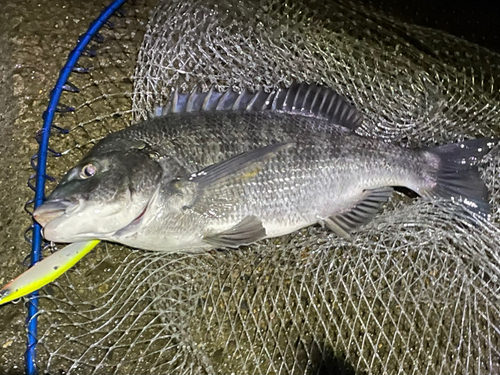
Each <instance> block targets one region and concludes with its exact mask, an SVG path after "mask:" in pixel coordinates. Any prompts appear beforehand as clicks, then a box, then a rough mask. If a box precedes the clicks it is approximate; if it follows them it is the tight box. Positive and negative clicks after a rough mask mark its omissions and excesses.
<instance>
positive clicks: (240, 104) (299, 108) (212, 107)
mask: <svg viewBox="0 0 500 375" xmlns="http://www.w3.org/2000/svg"><path fill="white" fill-rule="evenodd" d="M198 111H276V112H286V113H290V114H296V115H301V116H308V117H316V118H321V119H324V120H328V121H329V122H331V123H333V124H336V125H341V126H344V127H346V128H349V129H353V130H354V129H356V128H357V127H358V126H360V125H361V123H362V122H363V116H362V114H361V113H360V112H359V111H358V110H357V109H356V108H355V107H354V106H353V105H351V104H350V103H349V102H347V100H346V99H345V98H344V97H342V96H341V95H339V94H338V93H336V92H335V91H333V90H332V89H330V88H328V87H325V86H318V85H309V84H307V83H300V84H299V83H294V84H292V85H291V86H290V87H289V88H287V89H276V90H274V91H271V92H270V93H267V92H265V91H264V90H259V91H257V92H255V93H252V92H250V91H248V90H246V89H245V90H244V91H242V92H240V93H238V92H235V91H233V90H228V91H226V92H225V93H221V92H218V91H216V90H213V89H211V90H209V91H207V92H201V91H198V90H195V91H193V92H191V93H188V94H181V93H179V92H178V91H175V92H174V93H173V96H172V99H171V100H170V101H169V102H168V103H167V105H166V106H164V107H157V108H156V110H155V113H154V114H153V116H163V115H166V114H169V113H179V112H198Z"/></svg>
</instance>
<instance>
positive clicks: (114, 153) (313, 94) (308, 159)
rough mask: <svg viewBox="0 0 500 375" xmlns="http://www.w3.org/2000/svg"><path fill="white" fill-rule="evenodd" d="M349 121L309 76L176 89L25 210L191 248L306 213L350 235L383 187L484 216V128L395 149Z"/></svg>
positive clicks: (297, 220)
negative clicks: (431, 144) (263, 85)
mask: <svg viewBox="0 0 500 375" xmlns="http://www.w3.org/2000/svg"><path fill="white" fill-rule="evenodd" d="M362 121H363V119H362V116H361V114H360V113H359V112H358V111H357V110H356V109H355V108H354V107H353V106H351V105H350V104H349V103H347V102H346V100H345V99H344V98H342V97H341V96H340V95H338V94H336V93H335V92H333V91H332V90H330V89H328V88H325V87H321V86H314V85H306V84H301V85H299V84H294V85H292V86H291V87H290V88H288V89H282V90H278V91H275V92H272V93H270V94H268V93H265V92H263V91H260V92H258V93H256V94H252V93H250V92H247V91H245V92H243V93H235V92H232V91H228V92H227V93H225V94H222V93H219V92H216V91H210V92H208V93H200V92H195V93H192V94H186V95H180V94H176V95H175V96H174V98H173V100H172V102H171V103H170V104H169V105H168V106H166V107H164V108H159V109H158V110H157V113H156V115H155V116H154V117H153V118H151V119H149V120H147V121H145V122H143V123H140V124H137V125H134V126H131V127H129V128H126V129H124V130H122V131H119V132H116V133H113V134H110V135H109V136H107V137H105V138H104V139H102V140H101V141H100V142H99V143H97V144H96V145H95V146H94V148H93V149H92V150H91V151H90V153H89V154H88V155H87V156H85V157H84V158H83V159H82V160H81V161H80V162H79V163H78V164H77V165H76V166H75V167H74V168H72V169H71V170H70V171H69V172H68V173H67V174H66V175H65V176H64V178H63V179H62V181H61V182H60V184H59V186H58V187H57V188H56V189H55V190H54V191H53V192H52V194H51V195H50V196H49V197H48V199H47V201H46V202H45V203H44V204H43V205H42V206H40V207H39V208H38V209H36V211H35V213H34V217H35V219H36V220H37V221H38V222H39V223H40V224H41V225H42V227H43V234H44V236H45V238H46V239H47V240H50V241H54V242H75V241H86V240H91V239H101V240H107V241H112V242H118V243H121V244H124V245H128V246H131V247H135V248H140V249H148V250H161V251H182V250H189V251H202V250H204V249H210V248H217V247H239V246H241V245H248V244H251V243H254V242H256V241H259V240H261V239H263V238H270V237H276V236H281V235H284V234H287V233H291V232H293V231H296V230H298V229H300V228H303V227H306V226H309V225H312V224H316V223H320V224H323V225H325V226H326V227H328V228H330V229H331V230H333V231H334V232H335V233H337V234H338V235H340V236H343V237H345V238H350V237H351V232H353V231H355V230H356V229H358V228H359V227H360V226H361V225H363V224H365V223H366V222H368V221H369V220H370V219H371V218H372V217H373V216H374V215H375V214H376V213H377V212H378V211H379V210H380V207H381V206H382V205H383V204H384V203H385V202H386V201H387V200H388V199H389V198H390V196H391V194H392V193H393V188H394V187H404V188H407V189H410V190H412V191H413V192H415V193H417V194H418V195H419V196H421V197H423V198H424V199H426V198H427V199H433V198H435V197H442V198H446V199H451V200H454V201H456V202H457V203H459V204H462V205H464V206H466V207H467V208H468V209H469V210H471V211H472V212H473V213H475V214H478V215H483V216H487V215H488V212H489V206H488V190H487V188H486V186H485V184H484V183H483V181H481V178H480V176H479V173H478V170H477V168H476V167H475V162H476V161H477V160H478V159H479V158H481V157H482V156H483V155H484V154H485V153H487V152H488V151H489V150H490V149H491V147H492V146H493V145H494V144H496V141H495V140H492V139H486V138H482V139H475V140H471V141H466V142H462V143H458V144H449V145H444V146H441V147H437V148H432V149H408V148H402V147H399V146H397V145H393V144H389V143H387V142H384V141H381V140H378V139H371V138H365V137H361V136H359V135H357V134H356V133H355V132H354V130H355V129H356V128H357V127H358V126H359V125H360V124H361V122H362Z"/></svg>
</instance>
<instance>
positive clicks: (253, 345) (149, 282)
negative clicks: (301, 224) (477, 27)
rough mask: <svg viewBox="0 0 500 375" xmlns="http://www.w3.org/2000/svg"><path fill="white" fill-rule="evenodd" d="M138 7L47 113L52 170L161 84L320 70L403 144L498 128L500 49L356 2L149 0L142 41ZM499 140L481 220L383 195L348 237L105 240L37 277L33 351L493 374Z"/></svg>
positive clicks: (374, 132) (188, 368) (71, 361)
mask: <svg viewBox="0 0 500 375" xmlns="http://www.w3.org/2000/svg"><path fill="white" fill-rule="evenodd" d="M135 7H136V8H137V10H138V13H135V14H136V16H135V18H132V20H133V21H126V22H129V24H128V28H124V29H123V30H122V31H121V32H119V31H113V32H112V33H111V32H110V33H111V34H112V35H115V36H114V37H111V38H108V39H107V41H105V42H104V43H103V45H101V46H100V48H99V50H102V51H103V52H99V54H98V56H97V57H96V60H94V61H97V66H96V67H97V68H96V69H94V70H93V71H92V72H91V74H90V75H86V76H82V77H81V78H79V79H81V80H83V81H82V82H81V83H80V86H81V87H83V89H82V94H79V95H78V96H74V100H75V103H73V105H74V106H75V107H76V108H77V110H76V111H75V113H74V114H73V115H71V116H65V117H62V118H60V119H59V121H60V125H61V126H64V127H68V125H69V127H70V128H71V131H70V133H69V134H66V135H55V137H53V138H52V140H51V145H53V146H54V148H56V147H57V149H58V150H62V151H63V152H62V153H63V156H62V157H60V158H54V159H51V160H50V165H49V168H51V169H50V171H51V173H53V174H55V175H58V176H60V175H61V174H62V172H63V171H65V170H66V169H67V168H69V167H70V166H71V164H73V163H74V162H76V161H77V159H79V158H80V157H81V156H82V153H83V152H85V151H86V150H88V149H89V147H91V146H92V145H93V144H94V143H95V141H96V140H98V139H99V138H101V137H102V136H104V135H105V134H107V133H109V132H112V131H115V130H117V129H119V128H122V127H124V126H127V125H128V123H129V121H130V119H133V121H140V120H141V119H144V118H145V117H146V116H147V114H148V113H150V112H152V111H153V109H154V108H155V106H157V105H162V104H164V103H165V102H166V100H168V97H169V95H170V94H171V92H172V90H173V88H174V87H180V88H181V89H183V90H191V89H193V88H194V87H198V88H200V87H201V88H203V89H208V87H210V86H215V87H217V88H218V89H220V90H226V89H228V88H234V89H242V88H250V89H256V88H258V87H264V88H266V89H271V88H273V87H277V86H278V85H287V84H290V83H291V82H293V81H307V82H316V83H322V84H324V85H328V86H331V87H333V88H334V89H335V90H337V91H338V92H340V93H342V94H343V95H344V96H346V97H347V98H349V100H351V101H352V102H353V103H354V104H355V105H356V106H357V107H358V108H359V109H360V110H361V111H362V112H363V113H364V114H365V116H366V121H365V123H364V125H363V127H362V128H361V129H360V130H359V132H360V133H361V134H363V135H367V136H373V137H380V138H384V139H388V140H391V141H393V142H396V143H401V144H403V145H409V146H422V145H432V144H435V143H439V144H442V143H446V142H453V141H458V140H462V139H464V138H473V137H478V136H489V135H494V134H496V135H499V133H500V131H499V130H498V126H499V125H500V115H499V107H500V100H499V99H500V94H499V92H500V91H499V88H500V86H499V82H500V80H499V79H498V77H499V76H500V75H499V73H500V56H499V55H497V54H495V53H492V52H489V51H487V50H485V49H483V48H481V47H479V46H477V45H474V44H471V43H468V42H466V41H464V40H462V39H458V38H456V37H453V36H451V35H448V34H445V33H443V32H439V31H436V30H431V29H427V28H423V27H419V26H416V25H411V24H407V23H403V22H400V21H398V20H395V19H392V18H391V17H390V16H388V15H385V14H384V13H382V12H379V11H377V10H375V9H372V8H370V7H367V6H365V5H362V4H359V3H356V2H350V1H345V0H335V1H330V2H327V3H325V2H322V1H309V2H307V4H306V3H305V2H299V1H291V0H288V1H284V2H283V1H276V0H238V1H237V0H227V1H224V2H217V1H215V0H208V1H207V0H203V1H196V0H190V1H175V0H169V1H160V2H159V3H158V4H157V5H156V7H155V8H154V10H153V12H152V13H151V15H150V18H149V22H148V25H147V28H146V32H145V35H144V38H143V39H141V33H139V32H134V33H132V32H130V30H141V29H143V25H144V24H143V22H142V21H141V18H140V17H141V16H139V15H142V17H144V18H145V17H146V12H145V11H144V9H145V7H144V6H143V5H140V4H136V5H135ZM132 9H134V8H132ZM139 9H141V10H140V11H139ZM127 19H128V18H126V19H124V22H125V20H127ZM131 22H132V23H131ZM120 33H121V34H120ZM141 40H142V44H141ZM113 46H118V47H117V48H114V47H113ZM124 46H127V48H124ZM139 46H140V49H139ZM138 49H139V51H138V52H139V53H138V61H137V63H136V64H135V65H134V59H133V57H134V56H135V53H136V52H137V50H138ZM134 66H135V74H134V75H135V79H134V90H133V95H132V91H131V90H132V83H131V81H130V80H128V79H127V77H129V76H130V75H131V73H132V70H133V69H134ZM499 152H500V150H499V149H498V148H495V149H494V150H493V151H492V152H491V153H490V154H488V155H487V156H486V157H485V159H484V160H483V161H482V162H481V165H480V170H481V172H482V175H483V178H484V180H485V181H486V182H487V185H488V187H489V189H490V192H491V198H490V201H491V202H490V203H491V206H492V220H491V223H487V222H484V223H479V224H476V225H471V224H469V223H468V221H467V220H465V219H464V214H463V212H462V211H461V210H460V209H459V208H457V207H456V206H454V205H452V204H450V203H447V202H432V203H429V202H424V201H422V200H414V201H412V200H409V199H406V198H402V197H395V198H394V199H392V200H391V201H389V203H388V204H387V206H386V207H385V210H384V212H383V213H382V214H381V215H379V216H377V217H376V218H375V220H373V221H372V222H371V223H369V224H367V225H366V226H364V227H363V228H362V229H361V230H359V231H358V232H357V233H356V235H355V238H354V240H353V242H352V243H351V242H346V241H345V240H343V239H340V238H338V237H336V236H335V235H333V234H332V233H330V232H329V231H327V230H324V229H321V228H319V227H314V226H313V227H309V228H305V229H303V230H301V231H299V232H297V233H294V234H291V235H288V236H285V237H281V238H277V239H271V240H265V241H260V242H259V243H257V244H255V245H253V246H250V247H247V248H242V249H239V250H235V251H211V252H207V253H203V254H197V255H188V254H159V253H155V252H144V251H131V250H129V249H126V248H120V247H119V246H116V245H111V244H101V245H100V246H99V247H98V248H97V250H96V251H95V252H94V253H92V254H90V255H89V256H87V257H86V258H85V259H84V260H82V261H81V262H80V263H79V265H78V266H77V267H76V268H75V270H74V271H71V272H68V273H66V274H65V275H64V276H63V277H62V278H61V279H60V280H58V281H57V282H55V283H54V284H52V286H51V287H49V288H45V292H44V295H43V296H42V302H41V306H42V310H41V312H40V315H39V320H40V344H39V352H40V356H39V364H40V367H41V368H42V369H43V370H44V371H46V372H49V373H58V372H61V373H67V374H103V373H106V374H133V373H137V374H143V373H153V374H160V373H162V374H163V373H164V374H167V373H169V374H170V373H175V374H200V373H207V374H214V373H224V374H229V373H236V374H242V373H244V374H263V373H269V374H271V373H280V374H339V373H340V374H363V373H374V374H478V373H481V374H498V373H500V349H499V348H500V302H499V297H500V279H499V278H500V253H499V251H498V249H500V231H499V229H498V223H499V220H500V204H499V203H500V202H499V197H500V191H499V190H500V180H499V178H498V177H499V171H500V161H499V160H500V159H499V156H500V155H499Z"/></svg>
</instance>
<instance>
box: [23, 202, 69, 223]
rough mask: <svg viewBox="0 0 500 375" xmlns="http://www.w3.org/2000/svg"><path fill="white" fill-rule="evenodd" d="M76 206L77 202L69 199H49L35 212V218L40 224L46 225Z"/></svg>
mask: <svg viewBox="0 0 500 375" xmlns="http://www.w3.org/2000/svg"><path fill="white" fill-rule="evenodd" d="M76 206H78V203H77V202H72V201H69V200H67V199H56V200H49V201H46V202H45V203H44V204H42V205H41V206H40V207H38V208H37V209H36V210H35V212H33V218H34V219H35V220H36V221H37V222H38V224H40V225H41V226H42V227H45V226H46V225H47V224H48V223H50V222H51V221H52V220H54V219H56V218H58V217H59V216H61V215H63V214H65V213H66V212H67V211H69V210H70V209H72V208H75V207H76Z"/></svg>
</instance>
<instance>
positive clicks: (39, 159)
mask: <svg viewBox="0 0 500 375" xmlns="http://www.w3.org/2000/svg"><path fill="white" fill-rule="evenodd" d="M126 1H127V0H114V1H113V2H111V4H110V5H108V6H107V7H106V8H105V9H104V10H103V11H102V12H101V14H100V15H99V16H98V17H97V18H96V19H95V20H94V21H93V22H92V23H91V24H90V26H89V28H88V30H87V31H86V32H85V33H84V34H82V35H81V36H80V38H79V40H78V43H77V45H76V47H75V48H74V49H73V50H72V51H71V52H70V54H69V55H68V59H67V61H66V64H65V65H64V67H63V68H62V69H61V71H60V73H59V78H58V80H57V83H56V85H55V86H54V88H53V89H52V91H51V92H50V98H49V104H48V106H47V109H46V110H45V112H44V113H43V126H42V129H41V130H40V131H39V132H38V133H37V136H36V139H37V141H38V143H39V148H38V153H37V154H36V155H34V156H33V157H32V158H31V166H32V167H33V169H34V170H35V171H36V173H35V174H34V175H32V176H31V177H30V178H29V180H28V186H29V187H30V188H31V189H32V190H33V191H34V192H35V198H34V200H31V201H29V202H28V203H27V205H26V208H27V206H28V205H29V204H33V203H34V208H37V207H38V206H40V205H41V204H42V203H43V201H44V200H45V182H46V180H50V179H53V177H51V176H49V175H47V174H46V166H47V157H48V155H49V154H54V155H56V156H57V152H55V151H54V150H52V149H50V148H49V138H50V133H51V130H52V129H54V130H56V131H59V132H62V133H66V132H67V130H65V129H62V128H59V127H56V126H53V125H52V122H53V120H54V116H55V114H56V113H57V112H68V111H72V110H74V109H73V108H71V107H63V106H60V105H59V100H60V98H61V94H62V93H63V92H64V91H69V92H78V88H77V87H75V86H74V85H72V84H71V83H69V82H68V79H69V77H70V75H71V73H73V72H78V73H81V72H84V71H85V68H82V67H80V66H78V65H77V62H78V60H79V58H80V57H81V56H82V55H84V54H89V53H91V51H89V50H87V46H88V44H89V43H90V41H91V40H92V39H100V38H102V37H101V36H100V34H99V30H101V28H102V27H103V26H104V25H106V24H107V23H108V22H109V19H110V18H111V17H112V16H113V15H114V14H115V13H116V12H117V11H118V10H119V9H120V8H121V7H122V5H123V4H124V3H125V2H126ZM33 180H34V181H35V185H33ZM28 212H29V210H28ZM29 231H31V232H32V238H31V239H30V238H29V236H28V234H26V238H27V240H28V241H29V242H31V263H30V265H31V266H33V265H34V264H35V263H37V262H39V261H40V260H41V257H42V256H41V253H42V245H43V238H42V233H41V227H40V225H39V224H38V223H36V222H34V223H33V225H32V226H31V227H30V228H29V229H28V231H27V232H29ZM27 307H28V317H27V335H28V337H27V348H26V354H25V363H26V374H28V375H34V374H37V367H36V346H37V328H38V319H37V315H38V292H34V293H32V294H31V295H30V297H29V299H28V302H27Z"/></svg>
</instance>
